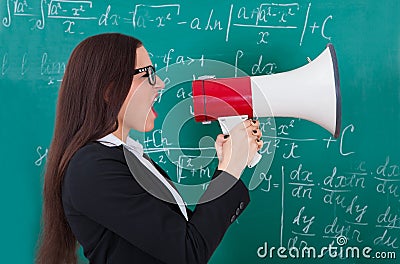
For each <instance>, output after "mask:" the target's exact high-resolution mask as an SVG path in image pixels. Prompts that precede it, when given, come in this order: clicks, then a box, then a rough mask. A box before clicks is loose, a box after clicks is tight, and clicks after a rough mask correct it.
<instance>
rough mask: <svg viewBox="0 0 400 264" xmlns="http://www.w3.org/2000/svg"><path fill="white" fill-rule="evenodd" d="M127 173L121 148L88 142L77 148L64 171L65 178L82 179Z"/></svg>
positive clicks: (127, 169)
mask: <svg viewBox="0 0 400 264" xmlns="http://www.w3.org/2000/svg"><path fill="white" fill-rule="evenodd" d="M115 172H116V173H119V174H120V175H121V174H125V175H126V174H129V168H128V167H127V164H126V161H125V157H124V153H123V150H122V149H121V148H119V147H108V146H104V145H102V144H100V143H98V142H90V143H88V144H86V145H84V146H83V147H81V148H80V149H78V150H77V151H76V152H75V154H74V155H73V156H72V158H71V160H70V161H69V163H68V166H67V169H66V171H65V176H64V177H65V180H66V181H68V180H71V181H83V180H85V179H86V180H90V179H93V178H96V179H97V180H99V176H103V177H106V176H107V175H110V174H114V173H115Z"/></svg>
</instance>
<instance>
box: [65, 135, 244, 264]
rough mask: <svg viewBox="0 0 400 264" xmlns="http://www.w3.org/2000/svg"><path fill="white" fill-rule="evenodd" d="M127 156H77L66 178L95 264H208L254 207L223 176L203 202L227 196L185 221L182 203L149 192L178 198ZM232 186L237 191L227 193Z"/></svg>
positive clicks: (90, 152)
mask: <svg viewBox="0 0 400 264" xmlns="http://www.w3.org/2000/svg"><path fill="white" fill-rule="evenodd" d="M124 149H125V148H123V147H122V146H120V147H108V146H104V145H102V144H100V143H98V142H91V143H88V144H87V145H85V146H84V147H82V148H81V149H79V150H78V151H77V152H76V153H75V155H74V156H73V157H72V159H71V161H70V162H69V165H68V167H67V170H66V172H65V176H64V182H63V186H62V202H63V206H64V212H65V215H66V218H67V221H68V223H69V225H70V227H71V229H72V232H73V233H74V235H75V236H76V238H77V240H78V241H79V243H80V244H81V245H82V247H83V249H84V254H85V256H86V257H87V258H88V259H89V260H90V263H95V264H103V263H108V264H114V263H115V264H125V263H174V264H179V263H207V261H208V260H209V259H210V257H211V255H212V254H213V252H214V251H215V249H216V247H217V246H218V244H219V243H220V242H221V240H222V237H223V235H224V234H225V232H226V230H227V228H228V227H229V226H230V224H231V223H232V222H233V221H235V219H236V218H237V217H238V216H239V215H240V213H241V212H242V211H243V209H244V208H245V207H246V206H247V204H248V203H249V201H250V198H249V193H248V190H247V188H246V186H245V185H244V184H243V182H242V181H241V180H237V179H236V178H234V177H233V176H232V175H230V174H228V173H226V172H222V171H216V173H215V174H214V176H213V177H217V178H216V180H215V181H212V182H211V183H210V185H209V186H208V188H207V190H206V192H205V193H204V195H203V196H202V197H201V198H200V201H208V200H210V199H209V198H210V197H215V194H218V193H223V194H222V195H220V196H219V197H218V198H216V199H211V201H208V202H205V203H199V204H198V205H197V206H196V208H195V210H194V211H193V212H191V211H190V210H187V211H188V216H189V221H186V219H185V218H184V216H183V215H182V213H181V211H180V209H179V207H178V206H177V205H176V204H174V203H170V202H166V201H164V200H165V199H159V198H156V197H155V196H153V195H151V194H150V193H149V192H147V191H146V190H145V189H147V188H152V190H156V191H157V190H158V192H159V193H160V194H164V195H166V198H168V197H167V196H168V195H171V194H170V192H169V191H168V189H167V188H166V187H165V186H164V185H163V184H162V183H161V182H160V181H159V180H158V179H157V178H156V177H155V176H154V175H153V174H152V173H151V172H150V171H149V170H148V169H147V168H146V167H145V166H144V165H142V163H141V162H140V161H139V160H138V159H137V158H136V157H135V155H133V154H131V153H130V152H129V151H124ZM124 152H125V154H126V155H124ZM125 156H127V157H128V158H125ZM127 160H128V163H129V166H128V164H127ZM129 167H131V168H133V170H132V171H133V172H134V174H135V177H137V175H139V176H142V177H143V179H151V180H150V182H148V183H146V182H145V184H149V186H144V187H145V188H143V187H142V185H141V184H143V183H142V181H139V182H140V183H141V184H139V183H138V181H137V180H136V179H135V177H133V176H132V173H131V171H130V169H129ZM157 168H158V169H159V170H161V168H160V167H158V166H157ZM161 172H162V173H163V175H164V176H165V177H168V176H167V175H166V174H165V172H163V171H162V170H161ZM226 186H232V187H231V188H230V189H229V190H228V191H225V190H226ZM169 198H170V197H169ZM167 200H168V199H167Z"/></svg>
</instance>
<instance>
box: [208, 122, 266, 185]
mask: <svg viewBox="0 0 400 264" xmlns="http://www.w3.org/2000/svg"><path fill="white" fill-rule="evenodd" d="M261 136H262V134H261V131H260V129H259V122H258V120H251V119H248V120H246V121H244V122H242V123H240V124H239V125H237V126H235V127H234V128H233V129H232V130H231V131H230V134H229V136H226V135H225V136H224V135H223V134H220V135H218V136H217V139H216V141H215V149H216V150H217V156H218V159H219V164H218V169H219V170H223V171H226V172H228V173H230V174H232V175H233V176H235V177H236V178H238V179H239V178H240V176H241V175H242V172H243V170H244V168H245V167H246V166H247V164H249V163H250V162H251V161H252V159H253V158H254V155H255V154H256V152H257V151H258V150H260V149H261V148H262V145H263V142H262V140H261Z"/></svg>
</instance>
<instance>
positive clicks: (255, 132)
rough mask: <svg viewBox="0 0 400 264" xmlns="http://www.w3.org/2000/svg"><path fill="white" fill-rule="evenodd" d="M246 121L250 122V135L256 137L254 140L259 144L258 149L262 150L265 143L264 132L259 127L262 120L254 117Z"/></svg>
mask: <svg viewBox="0 0 400 264" xmlns="http://www.w3.org/2000/svg"><path fill="white" fill-rule="evenodd" d="M246 121H247V123H248V125H247V131H248V132H249V136H252V138H253V139H254V141H255V143H256V145H257V150H260V149H261V148H262V147H263V145H264V142H263V141H262V140H261V137H262V133H261V130H260V128H259V126H260V122H259V121H258V120H254V119H249V120H246Z"/></svg>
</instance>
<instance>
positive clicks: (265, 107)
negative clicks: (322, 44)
mask: <svg viewBox="0 0 400 264" xmlns="http://www.w3.org/2000/svg"><path fill="white" fill-rule="evenodd" d="M192 92H193V93H192V94H193V108H194V117H195V120H196V121H197V122H203V123H209V122H210V121H213V120H218V121H219V123H220V126H221V129H222V131H223V133H224V134H229V131H230V129H232V128H233V127H234V126H236V125H237V124H238V123H240V122H242V121H243V120H245V119H247V118H257V117H292V118H301V119H305V120H308V121H311V122H313V123H315V124H318V125H320V126H321V127H323V128H325V129H326V130H328V131H329V132H330V133H331V134H332V135H333V136H334V137H335V138H337V137H338V136H339V133H340V126H341V95H340V81H339V70H338V63H337V58H336V52H335V49H334V47H333V45H332V44H330V43H329V44H328V45H327V47H326V49H325V50H324V51H323V52H322V53H321V54H320V55H319V56H318V57H317V58H315V59H314V60H313V61H310V62H309V63H308V64H306V65H304V66H302V67H300V68H297V69H294V70H291V71H288V72H282V73H277V74H272V75H262V76H252V77H249V76H247V77H236V78H218V79H216V78H213V77H211V78H210V77H209V76H206V77H203V78H199V79H198V80H194V81H193V82H192ZM260 159H261V155H260V154H258V155H256V157H255V159H254V160H253V161H252V162H251V163H252V164H250V165H249V167H252V166H254V165H255V164H257V163H258V161H259V160H260Z"/></svg>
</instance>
